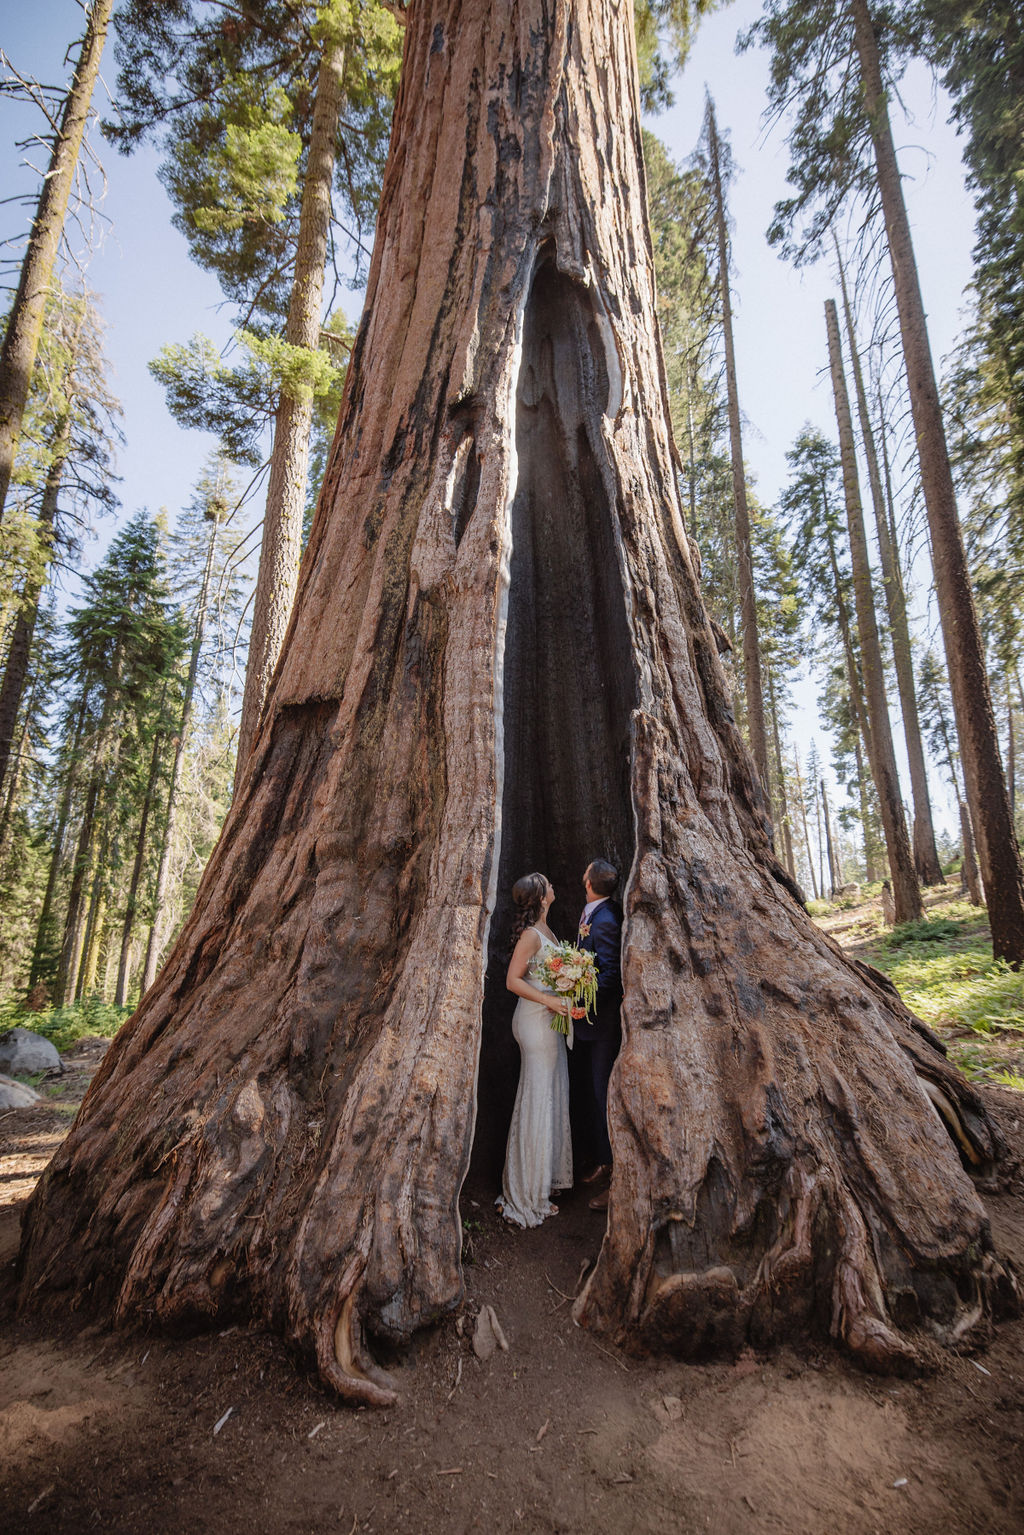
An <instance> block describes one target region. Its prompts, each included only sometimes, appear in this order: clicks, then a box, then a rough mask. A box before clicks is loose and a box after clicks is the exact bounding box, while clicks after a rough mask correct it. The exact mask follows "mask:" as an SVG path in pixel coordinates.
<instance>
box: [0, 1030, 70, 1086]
mask: <svg viewBox="0 0 1024 1535" xmlns="http://www.w3.org/2000/svg"><path fill="white" fill-rule="evenodd" d="M63 1069H64V1068H63V1067H62V1066H61V1063H60V1056H59V1055H58V1054H57V1051H56V1048H55V1046H54V1045H52V1044H51V1043H50V1041H49V1040H48V1039H44V1038H43V1036H42V1035H41V1034H34V1033H33V1032H32V1030H31V1029H9V1030H8V1032H7V1033H6V1034H2V1035H0V1071H5V1072H7V1074H8V1075H9V1076H28V1075H30V1074H31V1073H32V1072H36V1071H63Z"/></svg>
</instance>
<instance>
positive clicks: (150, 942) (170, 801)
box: [141, 516, 218, 996]
mask: <svg viewBox="0 0 1024 1535" xmlns="http://www.w3.org/2000/svg"><path fill="white" fill-rule="evenodd" d="M217 525H218V523H217V517H216V516H213V517H212V518H211V523H210V537H209V540H208V542H207V545H206V559H205V562H204V564H203V579H202V582H201V583H200V587H199V597H198V600H197V602H196V613H195V618H194V619H193V623H192V649H191V652H190V654H189V662H188V676H187V678H186V679H185V692H184V695H183V696H182V700H181V715H180V717H179V720H178V731H177V736H176V739H175V744H174V761H173V763H172V765H171V781H170V784H169V785H168V789H167V813H166V814H165V816H164V829H163V836H162V838H161V841H160V859H159V863H158V866H157V874H156V890H155V891H154V893H153V921H152V922H151V924H150V928H149V937H148V938H147V940H146V958H145V961H144V963H143V966H142V987H141V994H142V995H143V996H144V995H145V994H146V992H147V991H148V990H149V988H150V987H151V986H152V984H153V981H154V979H155V977H156V969H157V965H158V963H159V960H160V950H161V946H162V943H163V928H164V916H165V908H166V906H167V888H168V885H169V884H170V876H171V853H172V852H173V849H174V829H175V823H176V820H177V814H178V793H179V790H180V788H181V773H182V768H183V767H184V763H185V748H186V746H187V744H188V737H189V731H190V730H191V728H192V700H193V698H194V697H195V691H196V678H197V677H198V675H199V657H200V655H201V654H202V650H203V638H204V636H205V633H206V609H207V604H208V602H209V597H210V576H211V573H212V571H213V556H214V551H215V550H216V547H217Z"/></svg>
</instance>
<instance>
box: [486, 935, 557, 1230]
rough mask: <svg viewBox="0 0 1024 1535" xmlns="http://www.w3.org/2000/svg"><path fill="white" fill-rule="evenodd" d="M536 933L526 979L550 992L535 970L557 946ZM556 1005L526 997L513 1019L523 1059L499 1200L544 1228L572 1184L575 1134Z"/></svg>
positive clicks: (525, 1222)
mask: <svg viewBox="0 0 1024 1535" xmlns="http://www.w3.org/2000/svg"><path fill="white" fill-rule="evenodd" d="M533 931H534V932H535V933H536V934H537V936H538V937H539V939H540V948H539V949H538V950H537V952H536V954H535V955H534V956H533V958H532V959H531V961H530V964H529V966H528V968H527V971H526V978H527V980H528V981H529V982H530V985H531V986H536V987H537V988H538V989H539V990H540V991H545V990H547V988H546V987H544V986H541V984H540V982H539V981H538V980H537V977H536V974H535V970H536V966H537V964H538V963H539V962H540V961H541V960H542V959H543V957H544V954H545V953H546V951H547V950H548V949H550V948H553V947H554V945H553V943H552V941H551V939H550V938H545V936H544V934H543V933H542V932H540V930H539V928H534V929H533ZM551 1019H552V1013H551V1009H550V1008H547V1007H545V1006H544V1004H543V1003H542V1002H530V1001H528V1000H527V998H526V997H520V998H519V1001H518V1003H517V1005H516V1010H515V1014H514V1016H513V1018H512V1033H513V1036H514V1037H515V1040H516V1043H517V1044H518V1046H519V1049H520V1052H521V1056H522V1063H521V1065H520V1069H519V1088H518V1091H517V1092H516V1103H515V1108H514V1109H513V1110H512V1125H511V1128H510V1129H509V1132H508V1150H507V1151H506V1153H505V1172H504V1175H503V1177H502V1180H501V1185H502V1197H501V1198H500V1199H499V1200H497V1201H496V1203H497V1204H498V1207H499V1209H500V1210H501V1212H502V1214H503V1215H504V1216H505V1219H506V1220H510V1221H514V1222H515V1224H516V1225H517V1226H539V1225H540V1223H541V1221H542V1220H544V1218H545V1216H548V1215H554V1213H555V1209H556V1207H555V1206H554V1205H553V1204H552V1203H551V1199H550V1195H551V1192H552V1190H553V1189H569V1188H571V1187H572V1140H571V1137H570V1132H569V1063H568V1059H567V1056H566V1047H565V1036H564V1035H562V1034H559V1033H558V1031H557V1030H556V1029H553V1028H552V1027H551Z"/></svg>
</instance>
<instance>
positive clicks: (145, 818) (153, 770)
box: [114, 684, 167, 1007]
mask: <svg viewBox="0 0 1024 1535" xmlns="http://www.w3.org/2000/svg"><path fill="white" fill-rule="evenodd" d="M166 697H167V688H166V684H165V686H164V691H163V695H162V697H161V699H160V713H161V715H162V714H163V709H164V700H165V699H166ZM163 745H164V737H163V732H162V730H160V729H157V730H156V731H155V732H154V735H153V755H152V757H151V758H150V762H149V775H148V777H147V779H146V793H145V796H144V798H143V801H142V812H141V815H140V817H139V831H138V835H137V837H136V839H135V860H134V862H133V864H132V873H131V879H130V880H129V882H128V895H127V898H126V900H125V907H124V922H123V924H122V927H121V952H120V957H119V960H118V965H117V986H116V988H115V991H114V1001H115V1003H116V1004H117V1006H118V1007H124V1006H125V1003H126V1002H127V999H128V984H129V980H130V964H129V962H130V959H131V951H132V934H133V932H134V930H135V918H136V915H137V913H138V905H139V885H140V884H141V882H142V871H143V868H144V867H145V862H146V840H147V836H148V833H149V818H150V816H151V815H152V813H153V805H154V803H155V801H156V789H157V782H158V780H159V777H160V756H161V753H162V751H163Z"/></svg>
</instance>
